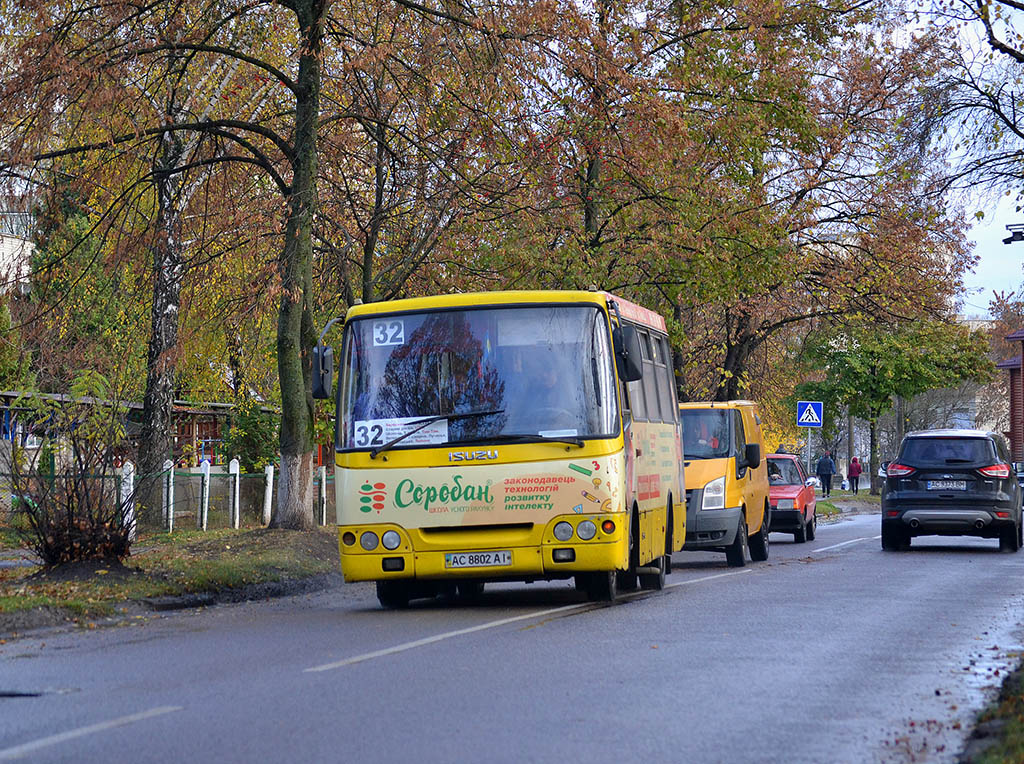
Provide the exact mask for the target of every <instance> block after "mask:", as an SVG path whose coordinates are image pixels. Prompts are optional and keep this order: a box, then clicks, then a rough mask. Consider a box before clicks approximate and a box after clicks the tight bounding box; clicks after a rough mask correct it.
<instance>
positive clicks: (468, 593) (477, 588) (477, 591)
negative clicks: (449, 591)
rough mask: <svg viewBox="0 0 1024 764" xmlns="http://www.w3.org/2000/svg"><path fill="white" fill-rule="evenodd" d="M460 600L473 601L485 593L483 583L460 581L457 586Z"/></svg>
mask: <svg viewBox="0 0 1024 764" xmlns="http://www.w3.org/2000/svg"><path fill="white" fill-rule="evenodd" d="M456 588H457V591H458V593H459V599H462V600H469V601H473V600H475V599H477V598H478V597H480V595H481V594H483V593H484V582H483V581H460V582H459V583H458V585H457V587H456Z"/></svg>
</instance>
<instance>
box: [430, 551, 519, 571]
mask: <svg viewBox="0 0 1024 764" xmlns="http://www.w3.org/2000/svg"><path fill="white" fill-rule="evenodd" d="M511 564H512V552H510V551H509V550H507V549H502V550H500V551H497V552H446V553H445V556H444V566H445V567H446V568H486V567H490V566H492V565H511Z"/></svg>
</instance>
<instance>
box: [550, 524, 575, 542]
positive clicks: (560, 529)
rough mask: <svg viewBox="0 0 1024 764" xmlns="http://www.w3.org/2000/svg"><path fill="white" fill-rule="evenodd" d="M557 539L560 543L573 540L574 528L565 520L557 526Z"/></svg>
mask: <svg viewBox="0 0 1024 764" xmlns="http://www.w3.org/2000/svg"><path fill="white" fill-rule="evenodd" d="M554 533H555V538H556V539H558V540H559V541H568V540H569V539H571V538H572V526H571V525H569V523H567V522H565V521H564V520H563V521H562V522H560V523H556V524H555V530H554Z"/></svg>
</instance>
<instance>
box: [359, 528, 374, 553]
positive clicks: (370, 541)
mask: <svg viewBox="0 0 1024 764" xmlns="http://www.w3.org/2000/svg"><path fill="white" fill-rule="evenodd" d="M378 543H379V539H378V538H377V534H376V533H374V532H373V531H366V532H365V533H364V534H363V535H362V536H360V537H359V546H361V547H362V548H363V549H365V550H366V551H367V552H372V551H373V550H374V549H376V548H377V544H378Z"/></svg>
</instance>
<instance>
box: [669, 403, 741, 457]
mask: <svg viewBox="0 0 1024 764" xmlns="http://www.w3.org/2000/svg"><path fill="white" fill-rule="evenodd" d="M679 413H680V414H682V418H683V454H684V456H685V458H687V459H724V458H726V457H727V456H729V437H730V433H731V432H732V427H731V426H730V423H731V421H732V419H731V417H730V416H729V410H728V409H681V410H680V412H679Z"/></svg>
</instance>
